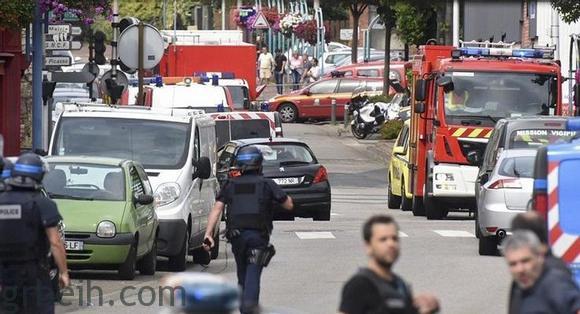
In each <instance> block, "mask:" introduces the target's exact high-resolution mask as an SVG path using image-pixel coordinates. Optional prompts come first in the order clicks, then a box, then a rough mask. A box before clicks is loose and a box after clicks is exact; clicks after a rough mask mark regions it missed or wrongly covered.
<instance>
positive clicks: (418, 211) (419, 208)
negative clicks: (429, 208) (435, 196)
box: [412, 195, 425, 216]
mask: <svg viewBox="0 0 580 314" xmlns="http://www.w3.org/2000/svg"><path fill="white" fill-rule="evenodd" d="M412 200H413V201H412V204H413V205H412V210H413V216H425V206H424V205H423V198H422V197H418V196H415V195H413V199H412Z"/></svg>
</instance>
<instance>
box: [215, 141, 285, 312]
mask: <svg viewBox="0 0 580 314" xmlns="http://www.w3.org/2000/svg"><path fill="white" fill-rule="evenodd" d="M262 161H263V156H262V152H261V151H260V150H259V149H258V148H257V147H255V146H247V147H243V148H241V149H240V151H239V152H238V155H237V158H236V167H237V168H238V169H239V170H241V175H240V176H238V177H235V178H230V179H229V180H228V182H227V183H226V184H225V185H224V187H223V188H222V190H221V191H220V194H219V195H218V197H217V199H216V203H215V205H214V207H213V209H212V211H211V213H210V216H209V222H208V227H207V231H206V234H205V241H204V248H205V249H206V250H209V249H210V248H211V247H213V246H214V245H215V243H214V241H213V234H214V228H215V226H216V224H217V223H218V222H219V219H220V217H221V214H222V211H223V210H224V207H225V206H226V205H227V212H226V229H227V230H226V237H227V238H228V240H229V241H231V243H232V251H233V253H234V256H235V259H236V267H237V274H238V284H239V285H240V287H241V288H242V300H241V309H240V311H241V313H242V314H247V313H256V311H257V310H258V305H259V295H260V276H261V273H262V268H263V267H264V266H267V264H268V262H269V261H270V259H271V258H272V256H273V255H274V253H275V251H274V247H273V246H272V245H270V244H269V240H270V234H271V232H272V228H273V224H272V218H273V208H272V207H273V203H274V202H276V203H278V204H280V205H281V207H282V208H284V209H286V210H292V208H293V207H294V204H293V202H292V199H291V198H290V197H289V196H288V195H286V193H285V192H284V191H283V190H282V189H281V188H280V187H279V186H278V185H277V184H276V183H275V182H274V181H272V180H271V179H266V178H264V177H263V176H262V173H261V172H262Z"/></svg>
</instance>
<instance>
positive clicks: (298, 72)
mask: <svg viewBox="0 0 580 314" xmlns="http://www.w3.org/2000/svg"><path fill="white" fill-rule="evenodd" d="M290 71H292V79H293V80H292V81H293V83H294V86H293V87H292V90H297V89H298V88H300V79H301V78H302V73H303V71H304V61H303V60H302V57H301V56H300V55H299V54H298V52H297V51H294V53H293V54H292V56H291V57H290Z"/></svg>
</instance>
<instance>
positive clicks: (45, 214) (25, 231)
mask: <svg viewBox="0 0 580 314" xmlns="http://www.w3.org/2000/svg"><path fill="white" fill-rule="evenodd" d="M44 173H45V167H44V163H43V161H42V160H41V159H40V157H39V156H38V155H35V154H32V153H25V154H23V155H21V156H20V157H19V158H18V160H17V161H16V163H15V164H14V168H13V169H12V177H11V178H9V179H8V180H6V189H5V191H3V192H0V287H2V289H1V292H0V313H40V314H44V313H54V294H53V291H52V287H51V284H50V279H49V272H48V271H49V270H48V269H49V266H48V260H47V256H48V252H49V250H50V251H51V252H52V255H53V256H54V259H55V262H56V264H57V266H58V269H59V272H60V275H59V276H60V277H59V281H60V284H61V287H66V286H68V285H69V284H70V279H69V275H68V270H67V266H66V253H65V248H64V244H63V243H62V240H61V238H60V236H59V233H58V230H57V224H58V222H59V221H60V220H61V219H62V218H61V216H60V214H59V213H58V209H57V207H56V204H55V203H54V202H53V201H52V200H50V199H49V198H47V197H46V196H45V195H44V194H43V193H42V186H41V182H42V178H43V176H44Z"/></svg>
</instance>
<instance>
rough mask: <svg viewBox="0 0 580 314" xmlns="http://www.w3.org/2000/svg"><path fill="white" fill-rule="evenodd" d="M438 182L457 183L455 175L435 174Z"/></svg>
mask: <svg viewBox="0 0 580 314" xmlns="http://www.w3.org/2000/svg"><path fill="white" fill-rule="evenodd" d="M435 180H436V181H455V178H454V177H453V173H437V174H435Z"/></svg>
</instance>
